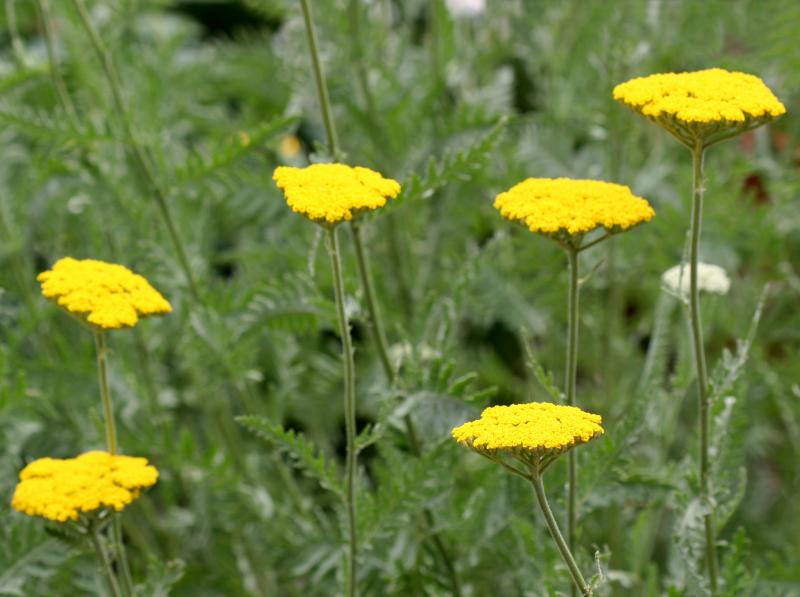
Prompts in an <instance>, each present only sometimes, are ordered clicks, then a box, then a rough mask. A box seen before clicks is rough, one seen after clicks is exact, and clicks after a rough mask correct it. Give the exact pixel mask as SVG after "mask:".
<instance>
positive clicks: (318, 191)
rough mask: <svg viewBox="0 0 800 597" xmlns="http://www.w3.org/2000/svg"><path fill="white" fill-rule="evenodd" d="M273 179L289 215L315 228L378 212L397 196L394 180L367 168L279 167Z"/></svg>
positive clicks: (396, 184)
mask: <svg viewBox="0 0 800 597" xmlns="http://www.w3.org/2000/svg"><path fill="white" fill-rule="evenodd" d="M272 179H273V180H274V181H275V183H276V184H277V185H278V188H280V189H281V190H282V191H283V194H284V195H285V197H286V202H287V203H288V204H289V207H291V208H292V211H295V212H297V213H299V214H301V215H304V216H306V217H307V218H308V219H310V220H312V221H314V222H317V223H318V224H327V225H331V224H338V223H339V222H341V221H342V220H351V219H352V218H353V216H355V215H358V214H359V213H361V212H364V211H368V210H372V209H377V208H379V207H383V206H384V205H385V204H386V200H387V199H393V198H394V197H397V195H399V194H400V184H399V183H398V182H397V181H396V180H392V179H390V178H384V177H383V176H381V175H380V174H378V173H377V172H375V171H373V170H370V169H369V168H361V167H355V168H351V167H350V166H345V165H344V164H313V165H311V166H306V167H305V168H292V167H289V166H280V167H278V168H276V169H275V172H274V173H273V175H272Z"/></svg>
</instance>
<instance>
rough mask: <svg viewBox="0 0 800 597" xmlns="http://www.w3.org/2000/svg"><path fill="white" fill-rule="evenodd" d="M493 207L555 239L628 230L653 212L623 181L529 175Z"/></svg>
mask: <svg viewBox="0 0 800 597" xmlns="http://www.w3.org/2000/svg"><path fill="white" fill-rule="evenodd" d="M494 206H495V208H496V209H497V210H499V211H500V213H501V214H502V216H503V217H504V218H506V219H507V220H511V221H518V222H521V223H522V224H525V225H526V226H527V227H528V228H529V229H530V230H531V232H537V233H540V234H544V235H546V236H549V237H552V238H555V239H557V240H566V239H569V238H570V237H573V236H579V237H580V236H582V235H583V234H585V233H587V232H591V231H592V230H594V229H595V228H599V227H603V228H605V229H606V230H607V231H608V232H609V233H614V232H619V231H622V230H627V229H628V228H631V227H633V226H636V225H637V224H641V223H643V222H649V221H650V220H651V219H652V218H653V216H654V215H655V211H653V208H652V207H650V204H649V203H648V202H647V201H646V200H645V199H642V198H641V197H637V196H635V195H634V194H633V193H631V190H630V189H629V188H628V187H626V186H624V185H619V184H614V183H610V182H603V181H599V180H574V179H570V178H528V179H526V180H523V181H522V182H520V183H518V184H516V185H514V186H513V187H511V188H510V189H509V190H508V191H506V192H505V193H500V194H499V195H498V196H497V197H496V198H495V201H494Z"/></svg>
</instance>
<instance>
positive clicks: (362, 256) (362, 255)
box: [350, 220, 396, 384]
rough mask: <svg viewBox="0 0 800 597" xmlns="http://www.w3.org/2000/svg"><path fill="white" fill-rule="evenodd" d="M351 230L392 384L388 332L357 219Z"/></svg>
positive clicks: (383, 362) (375, 336)
mask: <svg viewBox="0 0 800 597" xmlns="http://www.w3.org/2000/svg"><path fill="white" fill-rule="evenodd" d="M350 232H351V233H352V236H353V247H354V248H355V252H356V262H357V263H358V274H359V276H360V277H361V286H362V288H363V289H364V299H365V300H366V302H367V312H368V313H369V323H370V332H371V333H372V340H373V343H374V344H375V348H376V349H377V351H378V357H379V358H380V361H381V365H382V366H383V370H384V372H385V373H386V377H387V379H388V380H389V383H390V384H393V383H394V381H395V376H396V372H395V370H394V367H393V366H392V361H391V359H390V358H389V349H388V346H387V343H386V332H385V331H384V328H383V319H382V318H381V314H380V310H379V308H378V301H377V300H376V299H375V284H374V283H373V281H372V272H371V271H370V268H369V261H368V260H367V252H366V251H365V250H364V243H363V240H362V238H361V225H360V223H359V222H357V221H356V220H351V221H350Z"/></svg>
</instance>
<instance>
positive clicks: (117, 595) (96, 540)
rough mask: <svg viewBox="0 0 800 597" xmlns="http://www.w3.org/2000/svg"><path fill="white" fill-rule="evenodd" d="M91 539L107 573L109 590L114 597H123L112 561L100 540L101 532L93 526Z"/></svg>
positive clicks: (101, 565) (90, 534)
mask: <svg viewBox="0 0 800 597" xmlns="http://www.w3.org/2000/svg"><path fill="white" fill-rule="evenodd" d="M89 538H90V539H91V541H92V547H94V550H95V552H96V553H97V559H98V560H100V567H101V568H102V569H103V572H104V573H105V576H106V582H108V588H109V590H110V591H111V594H112V595H113V596H114V597H122V591H121V589H120V586H119V583H118V582H117V577H116V576H115V575H114V570H113V569H112V568H111V561H110V560H109V558H108V554H107V553H106V550H105V548H104V547H103V542H102V539H101V538H100V532H99V531H98V530H97V527H95V526H94V525H92V527H91V528H90V529H89Z"/></svg>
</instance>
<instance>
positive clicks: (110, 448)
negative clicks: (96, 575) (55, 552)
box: [15, 257, 172, 595]
mask: <svg viewBox="0 0 800 597" xmlns="http://www.w3.org/2000/svg"><path fill="white" fill-rule="evenodd" d="M37 279H38V280H39V282H40V284H41V287H42V295H43V296H44V297H46V298H47V299H49V300H51V301H53V302H54V303H55V304H57V305H58V306H59V307H61V308H62V309H64V311H66V312H67V313H68V314H69V315H71V316H72V317H74V318H75V319H77V320H78V321H79V322H80V323H81V324H82V325H83V326H84V327H86V328H87V329H89V330H90V331H91V332H92V334H93V335H94V340H95V347H96V350H97V377H98V384H99V386H100V399H101V403H102V406H103V422H104V425H105V439H106V450H107V452H108V455H110V457H111V460H107V461H106V462H107V464H108V466H107V474H109V475H111V478H112V480H113V478H115V475H116V477H119V474H118V473H114V471H115V470H117V469H119V467H120V466H121V465H122V464H124V463H126V462H128V461H127V460H124V458H123V459H122V460H115V458H116V456H117V452H118V450H119V445H118V442H117V431H116V422H115V420H114V407H113V403H112V400H111V392H110V390H109V386H108V372H107V359H108V346H107V343H106V332H107V331H108V330H119V329H129V328H132V327H134V326H135V325H137V324H138V323H139V321H140V320H141V318H144V317H150V316H152V315H163V314H166V313H170V312H171V311H172V306H171V305H170V303H169V302H168V301H167V300H166V299H165V298H164V297H163V296H162V295H161V293H159V292H158V291H157V290H156V289H155V288H153V287H152V286H151V285H150V283H149V282H148V281H147V279H145V278H144V277H143V276H140V275H138V274H135V273H134V272H132V271H131V270H129V269H128V268H126V267H125V266H122V265H119V264H116V263H107V262H105V261H99V260H96V259H74V258H72V257H64V258H62V259H59V260H58V261H57V262H56V263H55V264H54V265H53V267H52V268H51V269H49V270H47V271H45V272H42V273H40V274H39V276H38V278H37ZM78 460H79V461H80V464H81V465H87V466H88V465H98V464H101V461H102V457H100V456H96V455H90V456H86V457H85V458H84V457H80V458H79V459H78ZM49 462H50V461H49V460H48V461H45V464H40V465H38V466H37V467H34V469H33V470H47V463H49ZM134 462H137V463H140V461H139V460H134ZM51 468H52V467H51ZM151 468H152V467H151ZM26 470H27V469H26ZM53 470H61V471H62V472H63V471H67V472H69V471H73V472H76V471H80V470H86V469H85V467H84V469H81V468H80V466H78V465H70V464H67V465H59V466H57V467H55V469H53ZM102 470H104V469H102V468H101V467H98V466H95V467H94V469H93V471H91V472H92V474H95V475H97V476H98V477H99V476H102V475H100V473H99V471H102ZM154 470H155V469H153V471H154ZM23 472H24V471H23ZM65 474H67V473H65ZM63 478H64V475H61V476H60V477H57V478H55V480H54V481H53V483H59V482H63ZM23 480H24V479H23ZM152 483H155V477H153V481H152ZM152 483H150V484H152ZM35 485H36V484H27V485H25V486H24V487H31V486H35ZM39 485H41V483H40V484H39ZM62 485H63V483H62ZM144 486H146V485H144ZM53 487H55V485H54V486H53ZM97 488H98V485H97V483H95V484H93V485H92V484H90V485H86V486H85V487H84V489H85V490H86V491H96V490H97ZM23 492H24V488H23ZM52 495H53V498H54V499H55V497H56V495H57V494H56V493H52ZM86 499H88V500H89V503H93V502H91V499H92V498H91V496H88V497H86ZM118 503H119V502H118ZM15 507H16V506H15ZM116 510H121V508H117V509H116ZM111 526H112V535H113V543H114V546H113V550H114V553H115V555H116V558H117V560H118V562H119V568H120V569H121V572H122V579H123V582H122V584H121V589H122V590H123V591H124V593H125V594H128V595H131V594H133V591H134V588H133V577H132V575H131V571H130V566H129V564H128V558H127V555H126V553H125V547H124V543H123V540H122V525H121V522H120V519H119V517H118V516H114V515H112V525H111ZM98 541H99V539H98ZM97 549H99V548H98V547H97V546H96V550H97ZM98 555H99V556H100V557H101V560H103V559H104V554H103V553H101V552H100V551H98ZM104 568H106V570H107V571H110V570H111V568H110V567H109V566H106V565H105V562H104ZM111 576H113V572H111ZM112 581H113V583H116V582H117V581H116V578H114V579H111V578H110V579H109V583H112ZM119 589H120V587H117V590H119Z"/></svg>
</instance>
